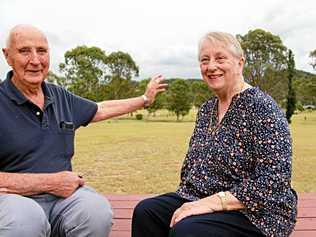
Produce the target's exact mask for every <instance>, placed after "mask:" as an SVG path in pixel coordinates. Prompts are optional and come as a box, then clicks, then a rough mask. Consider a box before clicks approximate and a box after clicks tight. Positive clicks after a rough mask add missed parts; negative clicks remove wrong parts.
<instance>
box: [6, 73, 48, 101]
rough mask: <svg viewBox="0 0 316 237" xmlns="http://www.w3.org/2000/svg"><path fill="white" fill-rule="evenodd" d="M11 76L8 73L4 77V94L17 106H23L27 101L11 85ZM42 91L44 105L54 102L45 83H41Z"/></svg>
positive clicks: (11, 74)
mask: <svg viewBox="0 0 316 237" xmlns="http://www.w3.org/2000/svg"><path fill="white" fill-rule="evenodd" d="M12 76H13V71H9V72H8V73H7V77H6V79H5V81H4V82H3V84H4V88H5V91H6V94H7V95H8V97H9V98H10V99H11V100H13V101H15V102H16V103H17V104H18V105H21V104H24V103H26V102H27V101H29V100H28V99H27V98H26V97H25V96H24V95H23V94H22V92H21V91H19V89H18V88H16V86H15V85H14V84H13V82H12V80H11V79H12ZM42 89H43V93H44V96H45V104H46V105H48V104H51V103H52V102H53V101H54V98H53V96H52V94H51V92H50V90H49V88H48V86H47V84H46V82H45V81H43V83H42Z"/></svg>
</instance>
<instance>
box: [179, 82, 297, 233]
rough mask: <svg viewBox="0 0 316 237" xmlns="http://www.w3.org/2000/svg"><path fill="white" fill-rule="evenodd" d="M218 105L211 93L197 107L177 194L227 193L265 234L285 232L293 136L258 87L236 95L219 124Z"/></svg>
mask: <svg viewBox="0 0 316 237" xmlns="http://www.w3.org/2000/svg"><path fill="white" fill-rule="evenodd" d="M217 105H218V98H217V97H213V98H211V99H210V100H208V101H207V102H205V103H204V104H203V105H202V106H201V108H200V110H199V113H198V117H197V120H196V126H195V129H194V132H193V135H192V137H191V140H190V145H189V149H188V152H187V155H186V157H185V160H184V163H183V167H182V170H181V182H180V185H179V188H178V190H177V193H178V194H179V195H180V196H181V197H183V198H186V199H189V200H198V199H200V198H204V197H207V196H210V195H212V194H214V193H217V192H220V191H229V192H231V193H232V194H233V195H234V196H235V197H236V198H237V199H238V200H239V201H240V202H242V203H243V204H244V205H245V209H244V210H241V212H242V213H243V214H244V215H245V216H246V217H248V218H249V220H250V221H251V222H252V223H253V224H254V225H255V226H257V228H258V229H260V230H261V232H262V233H263V234H264V235H266V236H278V237H279V236H280V237H282V236H289V235H290V233H291V232H292V230H293V228H294V225H295V220H296V213H297V209H296V206H297V197H296V193H295V191H294V190H293V189H292V188H291V155H292V151H291V137H290V133H289V129H288V124H287V121H286V119H285V117H284V113H283V112H282V111H281V109H280V108H279V107H278V105H277V104H276V102H275V101H274V100H273V99H272V98H271V97H270V96H268V95H267V94H265V93H264V92H262V91H261V90H260V89H259V88H257V87H252V88H249V89H247V90H245V91H243V92H241V93H240V94H237V95H235V96H234V97H233V99H232V102H231V104H230V107H229V109H228V111H227V112H226V114H225V116H224V118H223V119H222V121H221V122H220V124H218V120H217V107H218V106H217ZM217 124H218V125H217Z"/></svg>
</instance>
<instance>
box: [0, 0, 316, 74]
mask: <svg viewBox="0 0 316 237" xmlns="http://www.w3.org/2000/svg"><path fill="white" fill-rule="evenodd" d="M16 24H32V25H34V26H36V27H38V28H40V29H41V30H42V31H44V32H45V33H46V35H47V37H48V40H49V43H50V48H51V57H52V58H51V70H52V71H54V72H55V73H57V74H58V64H59V63H60V62H63V59H64V58H63V55H64V53H65V52H66V51H67V50H69V49H72V48H75V47H77V46H79V45H87V46H97V47H100V48H102V49H103V50H105V52H106V53H107V54H109V53H111V52H113V51H118V50H121V51H124V52H127V53H129V54H130V55H131V56H132V57H133V59H134V60H135V61H136V63H137V65H138V66H139V68H140V77H139V78H140V79H142V78H145V77H149V76H152V75H155V74H163V75H164V76H165V77H167V78H169V77H182V78H199V77H200V73H199V68H198V62H197V43H198V41H199V39H200V37H201V36H202V35H204V34H205V33H206V32H207V31H226V32H229V33H232V34H234V35H235V34H242V35H244V34H246V33H247V32H248V31H249V30H254V29H256V28H261V29H264V30H267V31H270V32H271V33H273V34H276V35H279V36H280V37H281V39H282V41H283V43H284V45H285V46H287V47H288V48H290V49H292V50H293V52H294V54H295V61H296V67H297V69H301V70H305V71H309V72H313V70H312V67H311V66H310V65H309V62H310V61H311V60H310V58H309V52H310V51H312V50H314V49H316V1H314V0H299V1H297V0H295V1H294V0H260V1H256V0H239V1H233V0H232V1H227V0H217V1H214V0H157V1H153V0H133V1H132V0H103V1H102V0H88V1H87V0H84V1H82V0H63V1H62V0H51V1H45V0H26V1H25V0H0V45H1V47H4V45H5V38H6V37H7V33H8V31H9V30H10V29H11V28H12V27H13V26H15V25H16ZM7 70H9V67H8V66H7V64H6V62H5V60H4V57H3V56H1V57H0V77H1V78H2V79H4V77H5V74H6V72H7Z"/></svg>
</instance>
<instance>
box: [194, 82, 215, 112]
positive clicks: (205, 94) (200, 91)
mask: <svg viewBox="0 0 316 237" xmlns="http://www.w3.org/2000/svg"><path fill="white" fill-rule="evenodd" d="M191 90H192V96H193V105H194V106H195V107H197V108H199V107H200V106H201V105H202V104H203V103H204V102H205V101H207V100H208V99H209V98H210V97H211V96H212V92H211V91H210V89H209V88H208V86H207V84H206V83H205V82H204V81H202V80H195V81H194V82H192V84H191Z"/></svg>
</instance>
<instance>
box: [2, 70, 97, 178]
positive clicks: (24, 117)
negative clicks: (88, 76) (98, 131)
mask: <svg viewBox="0 0 316 237" xmlns="http://www.w3.org/2000/svg"><path fill="white" fill-rule="evenodd" d="M12 76H13V72H12V71H10V72H9V73H8V74H7V78H6V80H5V81H3V82H2V83H1V84H0V171H1V172H20V173H52V172H59V171H65V170H69V171H70V170H71V169H72V168H71V157H72V156H73V154H74V135H75V130H76V129H77V128H79V127H80V126H86V125H87V124H88V123H89V122H90V121H91V120H92V118H93V117H94V115H95V113H96V111H97V104H96V103H95V102H93V101H90V100H87V99H84V98H81V97H79V96H76V95H74V94H71V93H70V92H68V91H67V90H65V89H63V88H62V87H59V86H56V85H53V84H50V83H47V82H43V83H42V88H43V91H44V95H45V104H44V109H43V111H42V110H41V109H40V108H39V107H37V106H36V105H35V104H33V103H32V102H30V101H29V100H28V99H27V98H26V97H25V96H24V95H23V94H22V93H21V92H20V91H19V90H18V89H17V88H16V87H15V86H14V84H13V83H12V81H11V77H12Z"/></svg>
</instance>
